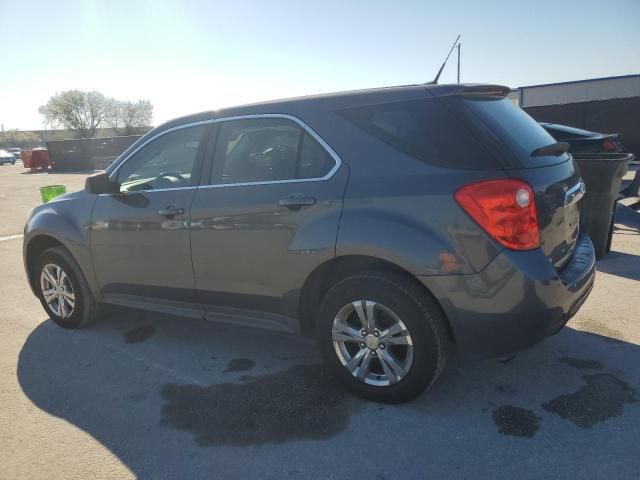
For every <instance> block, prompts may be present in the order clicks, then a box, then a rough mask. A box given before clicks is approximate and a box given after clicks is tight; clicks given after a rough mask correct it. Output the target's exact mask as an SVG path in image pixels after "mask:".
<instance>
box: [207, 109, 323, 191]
mask: <svg viewBox="0 0 640 480" xmlns="http://www.w3.org/2000/svg"><path fill="white" fill-rule="evenodd" d="M334 166H335V161H334V159H333V157H331V155H329V153H328V152H327V151H326V150H325V149H324V147H322V146H321V145H320V144H319V143H318V142H317V141H316V140H315V139H314V138H312V137H311V135H310V134H309V133H308V132H307V131H306V130H305V129H303V128H302V127H301V126H300V125H298V124H297V123H295V122H294V121H292V120H288V119H280V118H256V119H243V120H229V121H226V122H223V123H222V124H221V125H220V130H219V133H218V139H217V142H216V148H215V153H214V158H213V172H212V178H211V180H210V183H212V184H214V185H215V184H237V183H265V182H275V181H283V180H291V181H294V180H303V179H312V178H322V177H324V176H326V175H327V174H328V173H329V172H330V171H331V169H332V168H333V167H334Z"/></svg>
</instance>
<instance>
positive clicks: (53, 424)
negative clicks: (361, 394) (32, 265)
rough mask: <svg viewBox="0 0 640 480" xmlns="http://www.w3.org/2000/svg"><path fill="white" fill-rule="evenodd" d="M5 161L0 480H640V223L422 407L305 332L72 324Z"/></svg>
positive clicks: (118, 314)
mask: <svg viewBox="0 0 640 480" xmlns="http://www.w3.org/2000/svg"><path fill="white" fill-rule="evenodd" d="M85 177H86V173H69V174H53V173H51V174H49V173H30V172H29V171H27V170H25V169H23V168H22V167H21V166H19V165H15V166H2V167H0V186H1V190H0V208H1V209H2V222H0V265H1V266H2V278H3V282H2V290H3V291H2V296H1V298H2V306H1V307H0V337H1V338H2V347H1V348H0V458H2V459H3V460H2V462H0V478H3V479H9V478H18V477H19V478H33V479H35V478H47V479H49V478H135V477H137V478H153V479H158V478H196V477H198V478H201V477H209V478H265V479H267V478H273V479H289V478H290V479H316V478H318V479H342V478H353V479H357V478H358V479H359V478H365V479H369V480H378V479H379V480H381V479H389V480H390V479H404V478H520V479H526V478H544V477H547V478H603V477H607V478H616V479H622V478H629V479H631V478H639V477H640V230H638V229H637V228H634V227H633V226H632V225H625V224H618V225H616V229H615V234H614V239H613V244H612V251H611V253H610V254H609V255H608V256H607V258H606V259H604V260H602V261H600V262H598V270H599V273H598V277H597V279H596V285H595V288H594V291H593V293H592V295H591V297H590V298H589V299H588V300H587V302H586V303H585V305H584V306H583V308H582V309H581V310H580V312H579V314H578V315H577V316H576V317H575V318H573V319H572V320H571V321H570V323H569V324H568V326H567V327H566V328H565V329H563V330H562V331H561V332H560V333H558V334H557V335H555V336H553V337H551V338H549V339H547V340H546V341H545V342H543V343H542V344H540V345H538V346H536V347H534V348H532V349H530V350H529V351H526V352H524V353H522V354H520V355H519V356H517V357H516V358H514V359H513V360H510V361H506V362H499V361H496V360H489V361H484V362H480V363H474V364H463V363H460V362H458V361H456V360H455V359H453V360H452V361H451V362H450V364H449V367H448V368H447V370H446V371H445V373H444V374H443V376H442V378H441V380H440V381H439V382H438V383H437V384H436V385H435V386H434V388H433V389H432V390H431V391H430V392H428V393H427V394H424V395H422V396H421V397H419V398H418V399H417V400H414V401H412V402H409V403H406V404H403V405H399V406H390V405H380V404H375V403H368V402H364V401H361V400H358V399H356V398H354V397H352V396H351V395H349V394H348V393H346V392H344V391H343V390H341V389H340V388H339V387H338V386H336V384H335V382H333V381H332V379H331V378H328V376H327V374H326V373H325V371H324V369H323V368H322V366H321V365H320V360H319V355H318V353H317V351H316V349H315V347H314V344H313V342H312V341H310V340H308V339H302V338H299V337H295V336H289V335H279V334H274V333H264V332H260V331H254V330H248V329H240V328H236V329H234V328H231V327H226V326H221V325H218V324H215V323H209V322H204V321H197V320H192V319H186V318H177V317H169V316H163V315H160V314H154V313H142V312H138V311H131V310H116V309H113V310H110V311H109V312H108V314H107V315H106V316H105V318H104V319H102V320H101V321H100V322H99V323H97V324H95V325H93V326H91V327H89V328H86V329H83V330H78V331H65V330H63V329H61V328H58V327H57V326H55V325H54V324H53V323H52V322H51V321H50V320H49V319H48V318H47V316H46V314H45V312H44V311H43V309H42V307H41V306H40V304H39V302H38V300H37V299H36V298H35V297H34V296H33V295H32V293H31V290H30V289H29V287H28V285H27V282H26V278H25V273H24V269H23V266H22V240H21V238H20V234H21V232H22V229H23V226H24V221H25V218H26V215H27V213H28V211H29V209H30V208H32V207H34V206H35V205H37V204H39V203H40V200H39V192H38V187H40V186H42V185H50V184H64V185H66V186H67V190H68V191H73V190H75V189H80V188H82V187H83V185H84V178H85Z"/></svg>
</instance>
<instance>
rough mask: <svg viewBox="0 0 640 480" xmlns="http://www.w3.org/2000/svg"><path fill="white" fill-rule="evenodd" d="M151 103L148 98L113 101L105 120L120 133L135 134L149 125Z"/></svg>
mask: <svg viewBox="0 0 640 480" xmlns="http://www.w3.org/2000/svg"><path fill="white" fill-rule="evenodd" d="M152 118H153V105H151V102H150V101H149V100H138V101H137V102H135V103H134V102H128V101H127V102H125V101H115V102H114V106H113V109H112V111H111V115H110V116H109V118H108V120H107V122H108V124H109V125H110V126H111V127H113V129H114V130H115V131H116V133H118V134H120V135H135V134H138V133H140V130H141V129H142V128H144V127H148V126H149V125H151V119H152Z"/></svg>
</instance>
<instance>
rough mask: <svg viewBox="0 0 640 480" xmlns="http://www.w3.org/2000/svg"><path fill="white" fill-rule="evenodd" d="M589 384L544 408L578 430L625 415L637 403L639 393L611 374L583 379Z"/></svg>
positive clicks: (558, 398)
mask: <svg viewBox="0 0 640 480" xmlns="http://www.w3.org/2000/svg"><path fill="white" fill-rule="evenodd" d="M582 378H583V380H584V381H585V382H586V385H585V386H583V387H582V388H581V389H580V390H578V391H577V392H575V393H571V394H568V395H561V396H559V397H556V398H554V399H553V400H551V401H550V402H548V403H544V404H543V405H542V408H544V409H545V410H546V411H548V412H551V413H555V414H557V415H560V416H561V417H562V418H564V419H566V420H570V421H571V422H573V423H574V424H576V425H577V426H578V427H581V428H591V427H593V426H594V425H595V424H596V423H599V422H604V421H606V420H608V419H610V418H613V417H619V416H620V415H622V411H623V409H624V405H625V404H626V403H637V402H638V396H637V392H636V391H635V390H634V389H633V388H632V387H630V386H629V385H628V384H627V383H626V382H623V381H622V380H620V379H619V378H617V377H615V376H613V375H611V374H608V373H599V374H595V375H585V376H583V377H582Z"/></svg>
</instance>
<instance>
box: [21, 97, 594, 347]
mask: <svg viewBox="0 0 640 480" xmlns="http://www.w3.org/2000/svg"><path fill="white" fill-rule="evenodd" d="M457 88H460V87H456V86H433V87H428V88H425V87H424V86H408V87H398V88H389V89H377V90H370V91H360V92H351V93H345V94H334V95H326V96H317V97H309V98H304V99H294V100H287V101H281V102H272V103H265V104H259V105H253V106H245V107H237V108H232V109H227V110H223V111H218V112H205V113H201V114H196V115H192V116H189V117H185V118H183V119H177V120H174V121H171V122H168V123H167V124H165V125H162V126H160V127H158V128H157V129H155V130H153V131H152V132H149V133H148V134H147V135H145V136H144V137H143V138H141V139H140V140H138V142H136V143H135V144H134V145H132V146H131V147H130V149H128V150H127V151H126V152H125V153H124V154H123V155H122V156H121V157H120V158H119V159H118V160H116V161H115V162H114V163H113V164H112V165H111V166H110V167H109V169H107V173H108V174H110V175H112V176H113V174H114V172H115V171H116V170H117V169H118V168H119V166H120V165H122V163H123V162H125V161H126V159H127V158H128V157H129V156H130V155H131V154H132V153H133V152H135V151H136V150H137V149H139V148H141V146H143V145H144V144H145V143H146V142H149V141H152V140H151V139H153V138H154V137H156V136H158V135H161V134H162V133H164V132H167V131H169V130H173V129H176V128H182V127H184V126H186V125H191V124H197V123H206V124H215V123H217V122H219V121H221V120H223V119H224V118H227V117H237V116H242V115H261V114H268V115H287V116H289V117H293V118H294V119H295V120H296V121H298V122H300V123H302V124H303V125H304V127H305V128H307V130H308V131H311V132H314V134H315V133H316V132H317V135H318V136H319V137H320V138H319V139H320V140H321V142H322V144H323V145H324V147H325V148H326V149H327V150H328V151H329V152H330V153H331V154H332V155H333V156H334V158H335V159H336V168H335V169H334V171H332V172H331V175H327V176H326V177H323V178H320V179H315V181H290V182H263V183H258V184H244V185H232V186H231V185H225V186H215V187H213V188H212V187H210V186H207V185H204V184H199V182H201V181H202V178H201V177H200V176H196V177H194V182H195V183H194V185H193V186H192V187H188V188H179V189H166V190H162V191H160V190H156V191H149V192H136V193H126V194H114V195H109V194H103V195H94V194H89V193H87V192H81V193H78V194H72V195H66V196H63V197H60V198H59V199H57V200H55V201H53V202H51V203H49V204H47V205H43V206H41V207H38V208H36V209H34V211H33V214H32V216H31V217H30V220H29V222H28V224H27V227H26V230H25V262H26V263H28V262H29V261H31V260H32V259H28V258H27V257H26V253H27V245H28V244H29V242H31V241H32V240H33V239H34V238H35V237H37V236H39V235H48V236H51V237H53V238H55V239H58V240H59V241H60V242H61V243H62V244H63V245H65V246H66V247H67V248H68V249H69V251H70V252H71V254H72V255H73V256H74V257H75V258H76V259H77V260H78V263H79V264H80V265H81V267H82V269H83V272H84V273H85V276H86V277H87V279H88V281H89V283H90V286H91V289H92V291H94V293H95V295H96V296H97V298H98V299H99V300H102V301H107V302H109V303H114V304H119V305H126V306H133V307H137V308H145V309H150V310H157V311H164V312H172V313H177V314H181V315H189V316H195V317H205V318H213V317H215V318H218V319H220V318H222V319H223V320H224V321H227V322H230V323H240V324H244V325H253V326H255V325H262V326H267V327H275V328H279V329H295V327H296V326H297V321H296V318H297V317H298V314H299V312H300V293H301V289H302V287H303V285H304V283H305V281H306V280H307V279H308V278H309V276H310V275H311V274H312V272H314V271H316V269H317V268H318V267H320V266H322V265H323V264H325V263H326V262H329V261H332V260H333V259H335V258H338V259H340V258H343V257H346V256H352V255H358V256H367V257H373V258H375V259H379V260H384V261H386V262H388V263H390V264H392V265H395V266H396V268H400V269H403V270H405V271H406V272H408V273H409V274H411V275H413V276H415V278H416V279H417V280H419V281H420V282H421V283H422V284H423V285H424V286H425V288H426V289H428V290H429V291H430V292H431V293H433V295H434V296H435V298H436V299H437V300H438V301H439V303H440V304H441V306H442V308H443V310H444V312H445V313H446V315H447V318H448V320H449V322H450V326H451V328H452V331H453V335H454V339H455V343H456V345H457V347H458V348H459V349H460V350H462V351H463V353H465V354H470V355H472V354H473V355H483V356H484V355H504V354H507V353H512V352H514V351H517V350H519V349H521V348H524V347H526V346H528V345H530V344H531V343H534V342H536V341H538V340H540V339H541V338H543V337H544V336H546V335H549V334H551V333H553V332H554V331H555V330H557V329H558V328H560V327H561V326H562V325H564V322H566V320H567V319H568V318H569V317H570V316H571V315H572V314H574V313H575V311H576V309H577V308H578V307H579V305H580V303H581V302H582V301H583V300H584V298H586V295H588V293H589V291H590V289H591V286H592V283H593V277H594V273H595V269H594V261H593V247H592V246H591V243H590V241H589V240H588V238H587V237H581V238H580V239H579V238H578V237H577V229H576V228H575V225H573V224H571V222H570V220H571V218H565V217H563V218H560V217H558V215H559V213H558V212H560V207H559V204H558V203H557V202H558V201H560V200H558V199H560V198H562V199H564V194H565V192H566V190H567V189H568V188H570V187H572V186H573V184H574V183H576V181H577V173H576V172H575V169H574V168H573V165H572V163H571V162H570V161H565V162H564V163H558V164H557V165H554V166H549V167H545V168H537V169H527V170H521V171H504V170H502V169H501V168H500V167H499V164H498V163H496V165H497V166H496V170H494V171H487V170H483V171H471V170H450V169H445V168H439V167H435V166H433V165H429V164H427V163H424V162H421V161H418V160H416V159H414V158H412V157H410V156H408V155H405V154H403V153H401V152H398V151H397V150H395V149H393V148H392V147H390V146H388V145H387V144H385V143H383V142H381V141H379V140H377V139H375V138H373V137H371V136H369V135H368V134H366V133H365V132H363V131H361V130H360V129H358V128H356V127H355V126H354V125H352V124H351V123H350V122H348V121H346V120H344V119H342V118H341V117H339V116H338V115H336V114H335V113H334V112H333V110H334V109H336V108H345V107H350V106H360V105H367V104H373V103H380V102H389V101H398V100H407V99H417V98H428V97H430V96H432V95H449V94H452V93H455V91H456V89H457ZM214 130H215V129H214ZM212 150H213V149H212V141H209V144H208V145H207V142H203V144H202V145H201V147H200V152H199V154H198V160H197V162H203V163H204V165H203V168H202V171H205V172H206V171H208V162H210V161H211V152H212ZM508 176H514V177H517V178H522V179H524V180H525V181H527V182H529V183H531V184H532V186H533V187H534V190H535V191H536V203H537V205H538V210H539V213H540V214H541V219H542V220H541V228H542V235H543V242H544V243H543V246H542V249H536V250H533V251H528V252H514V251H509V250H504V249H503V248H502V247H501V246H499V245H498V244H497V243H496V242H495V241H494V240H492V239H491V238H490V237H489V236H488V235H487V234H486V233H485V232H484V231H483V230H481V229H480V228H479V227H478V226H477V225H476V224H475V223H474V222H473V221H472V220H471V219H470V217H469V216H468V215H467V214H466V213H464V211H463V210H462V209H461V208H460V207H459V206H458V205H457V204H456V202H455V201H454V198H453V193H454V192H455V191H456V190H457V189H458V188H460V187H461V186H462V185H465V184H468V183H471V182H474V181H479V180H482V179H489V178H505V177H508ZM560 192H561V193H562V195H560ZM293 194H300V195H303V196H306V197H313V198H315V199H316V202H315V204H313V205H309V206H304V207H301V208H300V209H288V208H287V207H284V206H281V205H279V204H278V201H279V200H281V199H284V198H287V197H289V196H290V195H293ZM169 205H173V206H176V207H181V208H184V209H185V213H184V214H183V215H178V216H176V217H174V218H171V219H168V218H166V217H164V216H162V215H159V214H158V210H160V209H163V208H165V207H167V206H169ZM554 222H555V223H554ZM556 224H557V225H559V228H554V225H556ZM563 242H564V243H563ZM574 243H575V244H576V245H577V246H576V247H574ZM565 247H567V248H566V249H565ZM563 249H564V250H563ZM571 252H577V253H571ZM578 257H579V258H578ZM576 258H578V259H579V261H578V260H575V259H576ZM574 260H575V261H574ZM567 262H568V263H567ZM565 263H567V265H566V266H565V265H564V264H565ZM561 264H562V265H561ZM554 265H555V266H554ZM94 266H95V271H94ZM561 267H562V268H561Z"/></svg>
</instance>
